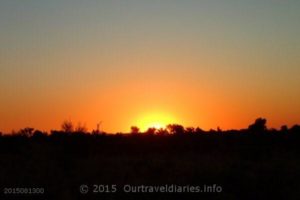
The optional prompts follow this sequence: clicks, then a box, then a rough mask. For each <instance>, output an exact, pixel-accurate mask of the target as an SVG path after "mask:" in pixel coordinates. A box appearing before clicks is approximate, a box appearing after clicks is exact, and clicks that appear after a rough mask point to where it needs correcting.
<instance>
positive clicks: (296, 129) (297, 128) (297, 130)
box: [290, 124, 300, 134]
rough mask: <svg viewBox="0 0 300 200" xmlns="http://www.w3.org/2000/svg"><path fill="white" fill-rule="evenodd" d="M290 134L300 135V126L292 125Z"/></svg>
mask: <svg viewBox="0 0 300 200" xmlns="http://www.w3.org/2000/svg"><path fill="white" fill-rule="evenodd" d="M290 130H291V132H293V133H299V134H300V125H297V124H296V125H294V126H293V127H292V128H291V129H290Z"/></svg>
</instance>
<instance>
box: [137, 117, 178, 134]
mask: <svg viewBox="0 0 300 200" xmlns="http://www.w3.org/2000/svg"><path fill="white" fill-rule="evenodd" d="M175 122H176V120H175V118H174V117H173V116H169V115H168V114H166V113H149V114H145V115H144V116H141V117H138V118H137V125H138V127H140V128H141V131H146V130H147V129H148V128H156V129H160V128H165V127H166V126H167V125H168V124H172V123H175Z"/></svg>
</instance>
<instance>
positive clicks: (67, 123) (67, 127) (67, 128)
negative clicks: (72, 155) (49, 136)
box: [61, 120, 74, 133]
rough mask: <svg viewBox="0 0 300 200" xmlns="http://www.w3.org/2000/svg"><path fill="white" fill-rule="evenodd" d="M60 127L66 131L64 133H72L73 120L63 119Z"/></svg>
mask: <svg viewBox="0 0 300 200" xmlns="http://www.w3.org/2000/svg"><path fill="white" fill-rule="evenodd" d="M61 129H62V131H64V132H66V133H72V132H73V131H74V125H73V122H71V121H70V120H65V121H64V122H63V123H62V124H61Z"/></svg>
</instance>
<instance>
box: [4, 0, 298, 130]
mask: <svg viewBox="0 0 300 200" xmlns="http://www.w3.org/2000/svg"><path fill="white" fill-rule="evenodd" d="M299 8H300V3H299V2H295V1H290V0H287V1H285V3H282V2H275V1H272V3H267V2H261V1H256V0H255V1H252V2H241V3H238V4H237V3H236V2H235V1H233V0H229V1H226V2H221V1H220V2H216V1H201V2H200V1H199V2H195V1H188V0H187V1H183V2H179V1H168V0H166V1H153V2H152V1H151V2H149V1H143V0H140V1H134V0H128V1H126V2H125V1H114V2H110V1H107V2H102V1H101V2H100V1H99V2H94V1H88V2H85V3H83V2H80V1H78V2H77V1H76V2H70V1H68V0H64V1H60V2H54V1H53V2H46V1H41V2H35V3H34V2H31V3H25V2H18V3H17V1H1V3H0V27H1V34H0V43H1V47H0V52H1V54H0V94H1V99H0V131H2V132H10V131H11V130H13V129H14V130H19V129H20V128H24V127H27V126H30V127H34V128H37V129H41V130H46V131H49V130H51V129H60V124H61V123H62V122H63V121H64V120H66V119H70V120H72V121H73V122H74V123H75V124H76V123H77V122H81V123H85V124H86V126H87V127H88V128H89V130H92V129H96V125H97V123H98V122H99V121H103V123H102V128H101V129H103V130H104V131H107V132H127V131H129V130H130V126H132V125H137V126H139V127H141V129H142V130H144V129H146V127H147V126H153V125H155V126H161V125H165V124H167V123H180V124H182V125H185V126H195V127H196V126H199V127H201V128H203V129H210V128H217V127H218V126H219V127H221V128H222V129H231V128H236V129H238V128H245V127H247V126H248V125H249V124H250V123H252V122H253V121H254V120H255V119H256V118H257V117H265V118H267V119H268V126H269V127H275V128H278V127H280V126H281V125H283V124H287V125H289V126H291V125H293V124H296V123H300V121H299V119H300V106H299V99H300V89H299V85H300V79H299V74H300V67H299V66H300V59H299V58H300V54H299V52H300V39H299V34H300V26H299V20H298V19H299V18H300V14H299V12H298V11H299Z"/></svg>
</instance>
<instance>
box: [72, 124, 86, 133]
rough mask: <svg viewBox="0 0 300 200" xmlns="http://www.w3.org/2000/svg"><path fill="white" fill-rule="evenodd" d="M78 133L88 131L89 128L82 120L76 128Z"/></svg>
mask: <svg viewBox="0 0 300 200" xmlns="http://www.w3.org/2000/svg"><path fill="white" fill-rule="evenodd" d="M75 132H76V133H87V128H86V126H85V124H81V123H80V122H79V123H78V124H77V126H76V128H75Z"/></svg>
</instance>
